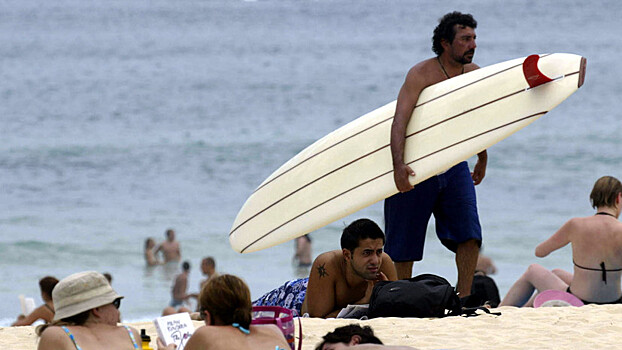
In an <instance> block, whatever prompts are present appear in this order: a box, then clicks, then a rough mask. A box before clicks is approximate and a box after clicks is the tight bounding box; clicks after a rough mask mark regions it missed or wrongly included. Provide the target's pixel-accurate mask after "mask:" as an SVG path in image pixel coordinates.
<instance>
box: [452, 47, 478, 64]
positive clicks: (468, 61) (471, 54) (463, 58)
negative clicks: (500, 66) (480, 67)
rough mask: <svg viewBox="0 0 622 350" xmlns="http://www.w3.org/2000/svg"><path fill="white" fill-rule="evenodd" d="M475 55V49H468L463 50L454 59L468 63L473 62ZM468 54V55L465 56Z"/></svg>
mask: <svg viewBox="0 0 622 350" xmlns="http://www.w3.org/2000/svg"><path fill="white" fill-rule="evenodd" d="M474 55H475V50H469V51H467V52H465V53H464V54H463V55H462V56H460V57H457V59H456V61H458V62H460V63H461V64H468V63H471V62H473V56H474ZM467 56H470V57H467Z"/></svg>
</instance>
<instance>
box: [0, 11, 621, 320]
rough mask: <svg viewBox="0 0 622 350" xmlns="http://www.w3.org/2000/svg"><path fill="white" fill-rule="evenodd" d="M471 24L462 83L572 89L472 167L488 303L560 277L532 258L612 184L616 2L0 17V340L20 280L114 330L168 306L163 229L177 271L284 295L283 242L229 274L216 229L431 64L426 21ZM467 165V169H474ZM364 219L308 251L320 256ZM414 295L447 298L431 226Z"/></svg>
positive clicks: (616, 150)
mask: <svg viewBox="0 0 622 350" xmlns="http://www.w3.org/2000/svg"><path fill="white" fill-rule="evenodd" d="M453 10H460V11H463V12H469V13H472V14H473V15H474V16H475V18H476V19H477V20H478V21H479V26H478V28H477V35H478V49H477V51H476V56H475V62H476V63H478V64H479V65H480V66H486V65H489V64H493V63H497V62H501V61H505V60H508V59H512V58H516V57H521V56H526V55H529V54H532V53H547V52H570V53H576V54H580V55H583V56H584V57H586V58H587V60H588V67H587V76H586V82H585V85H584V86H583V87H582V88H581V89H580V90H579V91H578V92H577V93H575V94H574V95H573V96H571V97H570V98H569V99H568V100H566V101H565V102H564V103H562V104H561V105H560V106H559V107H557V108H556V109H554V110H553V111H552V112H551V113H549V114H547V115H545V116H544V117H542V118H541V119H540V120H538V121H536V122H535V123H534V124H532V125H530V126H529V127H527V128H526V129H524V130H522V131H520V132H519V133H517V134H515V135H513V136H511V137H510V138H508V139H506V140H504V141H503V142H501V143H499V144H497V145H495V146H493V147H492V148H491V149H489V162H488V171H487V176H486V178H485V179H484V182H483V183H482V184H481V185H479V186H478V187H477V195H478V202H479V212H480V216H481V222H482V228H483V235H484V253H485V254H487V255H489V256H490V257H492V258H493V259H494V261H495V263H496V265H497V267H498V270H499V271H498V273H497V274H496V275H495V276H494V277H495V279H496V281H497V283H498V285H499V288H500V290H501V294H505V292H506V291H507V289H508V288H509V286H510V285H511V284H512V283H513V282H514V281H515V280H516V279H517V278H518V277H519V276H520V274H521V273H522V272H523V271H524V269H525V268H526V267H527V266H528V265H529V264H531V263H534V262H539V263H541V264H543V265H545V266H548V267H551V268H553V267H561V268H567V269H570V268H571V252H570V249H569V248H568V247H566V248H564V249H561V250H560V251H558V252H555V253H553V254H552V255H551V256H549V257H547V258H544V259H537V258H536V257H535V256H534V253H533V251H534V248H535V246H536V245H537V244H538V243H539V242H541V241H542V240H544V239H546V238H547V237H548V236H549V235H551V234H552V233H553V232H555V230H556V229H557V228H558V227H560V226H561V225H562V224H563V223H564V222H565V221H566V220H567V219H568V218H570V217H573V216H583V215H590V214H591V213H593V211H592V209H591V208H590V206H589V200H588V195H589V191H590V190H591V186H592V184H593V182H594V181H595V180H596V179H597V178H598V177H599V176H601V175H606V174H608V175H613V176H617V177H622V173H621V172H620V164H621V162H622V146H621V143H620V141H619V138H620V137H621V136H622V124H621V122H620V119H621V117H622V115H621V112H620V111H621V110H622V103H621V102H620V97H619V96H620V95H621V94H622V86H621V84H620V82H619V77H621V76H622V65H620V64H619V62H618V58H619V49H620V47H622V39H621V38H622V37H621V36H620V35H619V18H620V15H622V3H620V2H619V1H615V0H610V1H596V2H590V3H587V2H584V1H578V0H553V1H535V0H534V1H523V0H510V1H504V2H503V4H501V3H500V2H497V1H492V0H490V1H486V0H475V1H469V2H465V1H443V2H441V1H433V0H422V1H416V2H413V1H405V0H392V1H388V0H379V1H368V0H335V1H325V0H317V1H294V0H283V1H263V0H257V1H238V0H227V1H201V0H180V1H164V0H149V1H146V0H136V1H131V2H130V1H120V0H116V1H114V0H113V1H84V0H58V1H43V0H39V1H37V0H4V1H0V57H1V58H0V62H1V63H0V137H1V139H2V142H1V143H0V276H2V278H1V281H0V326H6V325H8V324H10V323H11V322H12V321H13V320H14V318H15V317H16V315H17V314H18V313H19V312H20V308H19V302H18V297H17V296H18V295H19V294H25V295H27V296H32V297H35V299H36V301H37V304H40V303H41V300H40V299H39V296H38V295H39V291H38V285H37V281H38V279H39V278H41V277H43V276H45V275H53V276H56V277H58V278H62V277H65V276H67V275H69V274H71V273H74V272H78V271H84V270H97V271H101V272H110V273H111V274H112V275H113V282H112V284H113V286H114V288H115V289H116V290H117V291H118V292H119V293H121V294H123V295H125V296H126V300H125V301H124V303H123V305H122V309H121V310H122V317H123V320H124V321H139V320H150V319H152V318H154V317H156V316H157V315H159V314H160V312H161V310H162V308H163V307H164V306H166V304H167V303H168V301H169V299H170V288H171V283H172V278H173V276H174V275H175V274H176V273H178V272H179V268H178V266H176V265H172V266H158V267H155V268H148V267H145V263H144V260H143V256H142V248H143V243H144V240H145V239H146V238H147V237H154V238H156V239H157V240H159V241H161V240H163V239H164V231H165V230H166V229H167V228H174V229H175V230H176V231H177V236H178V239H179V240H180V242H181V246H182V254H183V258H184V260H189V261H190V262H191V264H192V271H191V277H190V288H189V289H190V291H197V290H198V285H199V282H200V280H201V275H200V272H199V270H198V266H199V262H200V260H201V258H202V257H204V256H208V255H211V256H214V257H215V258H216V261H217V269H218V270H219V271H220V272H228V273H233V274H237V275H239V276H241V277H243V278H244V279H245V280H246V281H247V282H248V284H249V285H250V287H251V291H252V294H253V297H258V296H260V295H261V294H263V293H264V292H266V291H268V290H270V289H272V288H274V287H276V286H278V285H280V284H281V283H282V282H284V281H286V280H288V279H291V278H294V277H296V275H297V274H298V273H299V272H298V271H296V269H295V268H294V267H293V266H292V264H291V258H292V255H293V243H292V242H289V243H284V244H281V245H279V246H276V247H273V248H270V249H267V250H264V251H260V252H256V253H251V254H244V255H240V254H238V253H236V252H234V251H233V250H232V249H231V248H230V247H229V244H228V235H227V234H228V232H229V229H230V227H231V224H232V222H233V220H234V218H235V216H236V214H237V212H238V210H239V209H240V207H241V206H242V204H243V203H244V201H245V200H246V198H247V197H248V196H249V195H250V194H251V193H252V191H253V190H254V188H255V187H256V186H258V185H259V184H260V183H261V182H262V181H263V179H265V178H266V177H267V176H268V175H269V174H270V173H271V172H272V171H274V170H275V169H277V168H278V167H279V166H280V165H281V164H282V163H284V162H285V161H287V160H288V159H289V158H290V157H291V156H293V155H294V154H296V153H297V152H299V151H300V150H302V149H303V148H304V147H306V146H307V145H309V144H311V143H312V142H314V141H315V140H317V139H319V138H320V137H322V136H324V135H325V134H327V133H329V132H330V131H332V130H334V129H336V128H337V127H339V126H341V125H344V124H346V123H347V122H349V121H351V120H353V119H355V118H356V117H358V116H360V115H362V114H365V113H366V112H368V111H370V110H372V109H375V108H377V107H379V106H381V105H384V104H385V103H387V102H390V101H392V100H394V99H395V98H396V96H397V91H398V89H399V87H400V86H401V84H402V81H403V79H404V76H405V74H406V72H407V70H408V69H409V68H410V67H411V66H412V65H413V64H415V63H416V62H418V61H420V60H423V59H425V58H428V57H431V56H432V51H431V49H430V47H431V40H430V38H431V33H432V30H433V28H434V26H435V25H436V23H437V19H438V18H439V17H441V16H442V15H443V14H444V13H446V12H449V11H453ZM472 163H473V160H471V164H472ZM359 217H369V218H371V219H373V220H375V221H377V222H378V223H380V224H382V206H381V204H380V203H379V204H375V205H372V206H370V207H369V208H366V209H364V210H362V211H361V212H358V213H356V214H354V215H352V216H350V217H347V218H344V219H342V220H339V221H337V222H335V223H333V224H330V225H328V226H326V227H324V228H322V229H319V230H317V231H316V232H313V233H312V239H313V253H314V255H317V254H319V253H320V252H323V251H326V250H330V249H336V248H338V246H339V243H338V241H339V235H340V232H341V229H342V228H343V227H344V226H345V225H346V224H347V223H349V222H350V221H352V220H354V219H356V218H359ZM429 228H430V229H429V234H428V240H427V244H426V251H425V256H424V260H423V262H421V263H417V264H416V265H415V272H414V273H415V274H418V273H423V272H432V273H436V274H440V275H443V276H445V277H447V278H448V279H449V280H450V281H452V282H455V278H456V271H455V263H454V257H453V254H451V253H450V252H449V251H447V250H446V249H445V248H443V247H442V246H441V245H440V243H438V240H437V239H436V237H435V234H434V224H433V220H432V221H431V222H430V226H429Z"/></svg>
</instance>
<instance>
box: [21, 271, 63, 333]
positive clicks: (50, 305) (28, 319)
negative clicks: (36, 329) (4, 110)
mask: <svg viewBox="0 0 622 350" xmlns="http://www.w3.org/2000/svg"><path fill="white" fill-rule="evenodd" d="M57 283H58V280H57V279H56V278H54V277H51V276H46V277H43V278H42V279H40V280H39V289H40V290H41V299H43V305H41V306H39V307H38V308H36V309H34V310H32V312H31V313H29V314H28V315H25V316H24V315H20V316H19V317H18V318H17V321H15V322H14V323H13V324H12V325H11V326H30V325H31V324H33V323H34V322H35V321H37V320H43V321H44V322H45V323H49V322H51V321H52V319H53V318H54V302H52V290H53V289H54V286H56V284H57Z"/></svg>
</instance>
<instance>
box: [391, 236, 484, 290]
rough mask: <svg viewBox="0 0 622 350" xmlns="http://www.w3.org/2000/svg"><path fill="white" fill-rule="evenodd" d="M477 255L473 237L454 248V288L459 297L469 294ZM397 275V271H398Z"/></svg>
mask: <svg viewBox="0 0 622 350" xmlns="http://www.w3.org/2000/svg"><path fill="white" fill-rule="evenodd" d="M478 256H479V245H478V244H477V241H476V240H474V239H471V240H468V241H466V242H463V243H460V244H458V249H456V267H457V268H458V284H457V285H456V289H457V291H458V293H460V294H459V295H460V297H461V298H464V297H467V296H469V295H471V285H472V284H473V275H474V274H475V266H477V257H478ZM398 277H399V271H398Z"/></svg>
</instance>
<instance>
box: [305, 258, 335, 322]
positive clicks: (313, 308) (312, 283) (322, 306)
mask: <svg viewBox="0 0 622 350" xmlns="http://www.w3.org/2000/svg"><path fill="white" fill-rule="evenodd" d="M332 254H333V253H332V252H327V253H323V254H320V255H319V256H318V257H317V258H316V259H315V261H314V262H313V265H312V266H311V272H310V273H309V283H308V284H307V294H306V296H305V304H306V311H307V312H308V313H309V316H311V317H334V316H336V315H337V313H339V310H335V278H336V276H337V274H338V271H336V268H335V265H334V264H332V263H331V257H332ZM335 311H337V313H335V314H334V315H332V314H333V313H334V312H335Z"/></svg>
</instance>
